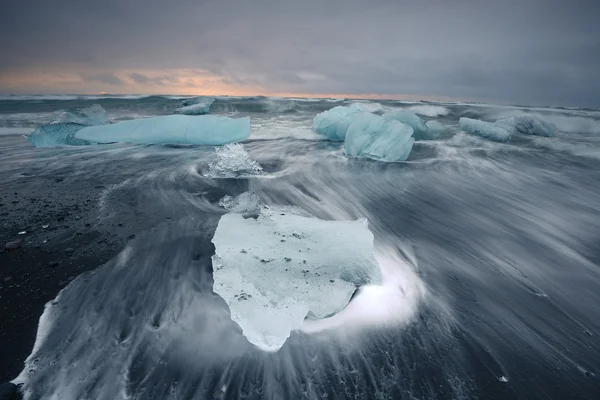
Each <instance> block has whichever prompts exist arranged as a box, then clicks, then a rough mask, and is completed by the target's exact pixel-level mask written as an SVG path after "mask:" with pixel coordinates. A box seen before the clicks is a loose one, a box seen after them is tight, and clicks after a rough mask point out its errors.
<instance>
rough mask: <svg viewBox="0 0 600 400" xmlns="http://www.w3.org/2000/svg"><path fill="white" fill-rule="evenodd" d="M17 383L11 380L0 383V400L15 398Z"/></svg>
mask: <svg viewBox="0 0 600 400" xmlns="http://www.w3.org/2000/svg"><path fill="white" fill-rule="evenodd" d="M16 394H17V385H15V384H14V383H11V382H5V383H2V384H0V400H11V399H16V398H17V396H16Z"/></svg>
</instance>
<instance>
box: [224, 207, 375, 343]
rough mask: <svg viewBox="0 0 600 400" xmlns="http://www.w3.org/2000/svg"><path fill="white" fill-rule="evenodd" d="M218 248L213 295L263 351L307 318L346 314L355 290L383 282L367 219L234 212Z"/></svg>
mask: <svg viewBox="0 0 600 400" xmlns="http://www.w3.org/2000/svg"><path fill="white" fill-rule="evenodd" d="M213 243H214V244H215V256H214V257H213V270H214V273H213V276H214V288H213V289H214V291H215V293H217V294H218V295H219V296H221V297H222V298H223V299H224V300H225V301H226V302H227V304H228V305H229V309H230V311H231V318H232V319H233V320H234V321H235V322H236V323H237V324H238V325H239V326H240V327H241V328H242V331H243V333H244V335H245V336H246V338H247V339H248V340H249V341H250V342H251V343H253V344H255V345H256V346H258V347H260V348H262V349H265V350H277V349H278V348H280V347H281V346H282V345H283V344H284V343H285V341H286V339H287V338H288V337H289V335H290V333H291V331H292V330H294V329H296V328H299V327H300V326H301V325H302V323H303V321H304V319H305V318H306V317H310V318H324V317H328V316H331V315H333V314H335V313H337V312H338V311H340V310H342V309H343V308H344V307H345V306H346V305H347V304H348V302H349V301H350V298H351V297H352V295H353V293H354V292H355V290H356V288H357V286H361V285H364V284H368V283H375V284H377V283H380V281H381V271H380V268H379V265H378V264H377V261H376V260H375V257H374V255H373V234H372V233H371V232H370V231H369V229H368V227H367V223H366V220H357V221H324V220H320V219H317V218H309V217H305V216H301V215H296V214H294V213H290V212H289V211H288V212H285V213H281V212H273V213H271V215H268V214H266V215H265V214H264V213H263V214H261V215H260V216H259V217H258V218H257V219H253V218H244V217H243V216H242V215H240V214H233V213H231V214H226V215H224V216H222V217H221V220H220V221H219V225H218V226H217V230H216V232H215V236H214V238H213Z"/></svg>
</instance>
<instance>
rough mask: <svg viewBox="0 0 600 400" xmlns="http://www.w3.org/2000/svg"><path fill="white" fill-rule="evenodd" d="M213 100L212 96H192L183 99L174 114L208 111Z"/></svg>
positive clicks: (196, 113)
mask: <svg viewBox="0 0 600 400" xmlns="http://www.w3.org/2000/svg"><path fill="white" fill-rule="evenodd" d="M214 102H215V98H214V97H205V96H199V97H192V98H190V99H185V100H183V101H182V102H181V104H179V106H178V107H177V108H176V109H175V114H183V115H202V114H208V113H209V112H210V106H211V105H212V103H214Z"/></svg>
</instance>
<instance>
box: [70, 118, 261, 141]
mask: <svg viewBox="0 0 600 400" xmlns="http://www.w3.org/2000/svg"><path fill="white" fill-rule="evenodd" d="M249 136H250V118H249V117H244V118H230V117H223V116H217V115H199V116H190V115H163V116H159V117H153V118H143V119H134V120H129V121H123V122H118V123H116V124H112V125H103V126H90V127H86V128H83V129H82V130H80V131H78V132H77V133H76V134H75V138H77V139H81V140H87V141H91V142H97V143H115V142H126V143H142V144H197V145H212V146H219V145H224V144H227V143H234V142H241V141H243V140H246V139H248V137H249Z"/></svg>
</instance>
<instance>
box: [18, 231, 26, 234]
mask: <svg viewBox="0 0 600 400" xmlns="http://www.w3.org/2000/svg"><path fill="white" fill-rule="evenodd" d="M26 233H27V231H21V232H19V235H24V234H26Z"/></svg>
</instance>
